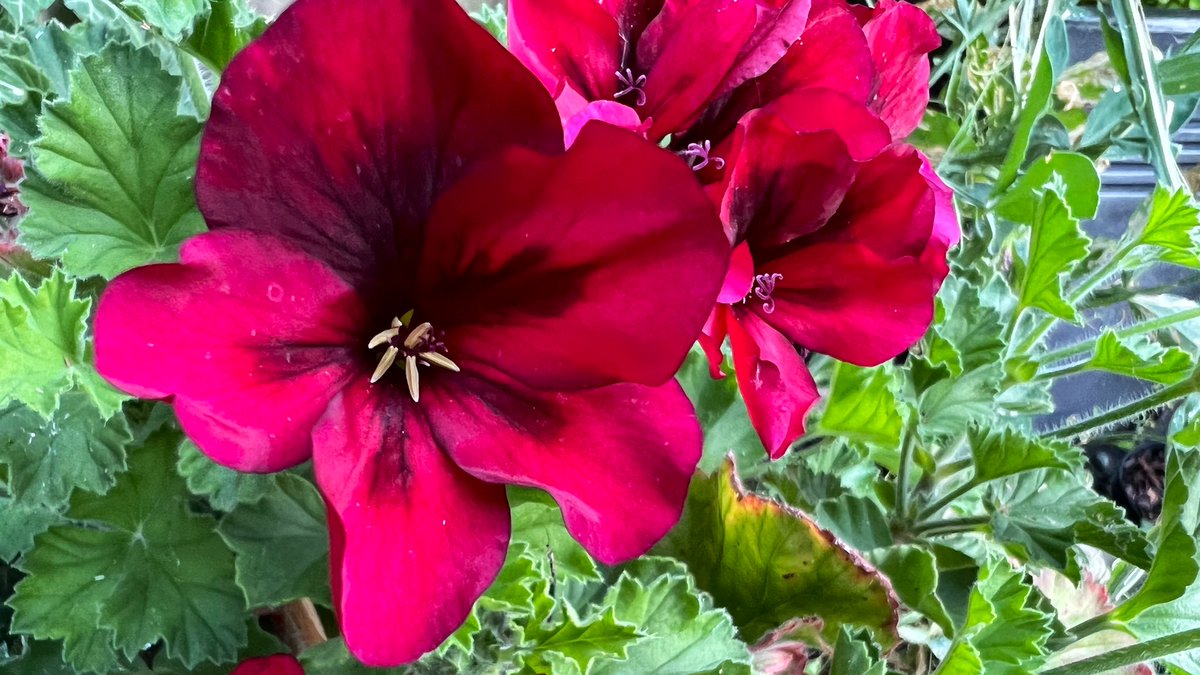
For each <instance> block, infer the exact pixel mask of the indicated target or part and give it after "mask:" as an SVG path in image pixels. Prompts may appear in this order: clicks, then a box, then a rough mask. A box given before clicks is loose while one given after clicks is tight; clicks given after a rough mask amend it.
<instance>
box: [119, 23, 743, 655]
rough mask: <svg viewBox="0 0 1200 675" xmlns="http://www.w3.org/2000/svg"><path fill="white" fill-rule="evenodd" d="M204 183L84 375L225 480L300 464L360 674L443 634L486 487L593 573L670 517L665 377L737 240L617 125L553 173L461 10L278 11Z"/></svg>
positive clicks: (470, 586) (223, 125)
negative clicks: (189, 443)
mask: <svg viewBox="0 0 1200 675" xmlns="http://www.w3.org/2000/svg"><path fill="white" fill-rule="evenodd" d="M614 176H620V179H619V180H614V179H613V177H614ZM196 190H197V197H198V203H199V206H200V209H201V211H202V212H203V213H204V215H205V218H206V220H207V222H208V224H209V225H210V226H211V228H212V231H211V232H209V233H207V234H202V235H199V236H197V237H195V238H193V239H191V240H190V241H188V242H187V243H185V245H184V246H183V249H182V252H181V255H180V257H181V260H180V262H179V263H178V264H163V265H152V266H147V267H142V268H138V269H135V270H132V271H130V272H128V273H126V274H123V275H121V276H120V277H118V278H117V279H115V280H114V281H113V282H112V283H111V284H110V286H109V287H108V289H107V290H106V291H105V293H104V295H103V297H102V298H101V301H100V305H99V309H98V317H97V321H96V353H97V363H98V368H99V370H100V372H101V373H103V374H104V375H105V376H106V377H107V378H108V379H109V380H110V381H112V382H113V383H114V384H116V385H117V386H119V387H120V388H122V389H124V390H125V391H127V392H130V393H131V394H134V395H136V396H140V397H143V398H169V399H170V400H172V402H173V404H174V407H175V411H176V413H177V415H178V417H179V420H180V423H181V424H182V426H183V428H184V430H185V431H186V432H187V433H188V435H189V436H191V437H192V438H193V439H194V440H195V441H196V443H197V444H198V445H199V446H200V447H201V448H202V449H203V450H204V452H205V453H207V454H208V455H209V456H210V457H212V458H213V459H214V460H216V461H217V462H219V463H221V464H223V465H225V466H229V467H232V468H234V469H238V470H242V471H258V472H265V471H277V470H280V469H284V468H287V467H290V466H293V465H295V464H297V463H299V462H303V461H305V460H306V459H308V458H309V457H310V456H311V457H312V459H313V465H314V470H315V474H316V478H317V483H318V487H319V488H320V489H321V491H322V493H323V494H324V496H325V499H326V501H327V503H328V517H329V528H330V540H331V560H332V566H333V572H332V582H333V583H332V586H333V596H334V600H335V604H336V609H337V611H338V615H339V619H340V622H341V627H342V632H343V635H344V637H345V639H346V642H347V644H348V646H349V648H350V649H351V651H352V652H353V653H354V654H355V655H356V656H357V657H358V658H359V659H360V660H362V661H363V662H365V663H367V664H370V665H395V664H399V663H403V662H407V661H412V660H414V659H416V658H417V657H419V656H420V655H421V654H423V653H424V652H426V651H428V650H429V649H431V648H433V647H435V646H436V645H438V644H439V643H440V642H441V641H442V640H443V639H444V638H445V637H446V636H447V635H449V634H450V633H451V632H452V631H453V630H455V629H456V628H457V627H458V626H459V625H460V624H461V623H462V621H463V620H464V619H465V618H466V616H467V615H468V613H469V612H470V609H471V606H472V604H473V603H474V601H475V600H476V599H477V598H478V597H479V595H480V594H481V593H482V592H483V591H484V590H485V589H486V587H487V586H488V585H489V584H490V583H491V582H492V580H493V579H494V578H495V576H496V574H497V572H498V571H499V569H500V566H501V564H502V562H503V560H504V557H505V552H506V546H507V542H508V538H509V512H508V508H507V501H506V496H505V487H504V486H505V484H517V485H524V486H533V487H538V488H543V489H545V490H547V491H548V492H549V493H550V494H551V495H553V496H554V497H555V498H556V499H557V501H558V503H559V505H560V506H561V508H562V511H563V515H564V520H565V523H566V526H567V528H568V530H570V532H571V533H572V534H573V535H574V536H575V538H576V539H578V540H579V542H580V543H581V544H582V545H583V546H584V547H585V548H586V549H587V550H588V551H590V552H591V553H592V554H593V555H594V556H596V557H597V558H598V559H600V560H601V561H603V562H606V563H616V562H618V561H623V560H626V559H628V558H630V557H633V556H637V555H640V554H642V553H644V552H645V551H646V550H647V549H648V548H649V547H650V546H651V545H653V543H655V541H657V540H658V539H659V538H660V537H661V536H662V535H663V534H664V533H666V531H667V530H668V529H669V528H670V527H671V526H672V525H673V524H674V523H675V522H676V520H677V519H678V517H679V514H680V511H681V509H682V506H683V502H684V499H685V497H686V492H687V486H688V482H689V479H690V477H691V474H692V472H693V470H694V469H695V466H696V463H697V461H698V460H699V455H700V430H699V426H698V424H697V422H696V420H695V417H694V413H693V411H692V409H691V406H690V403H689V402H688V400H687V398H686V397H685V396H684V394H683V392H682V390H681V389H680V387H679V386H678V385H677V384H676V383H675V382H674V380H673V379H672V376H673V374H674V373H675V370H676V369H677V368H678V366H679V365H680V363H681V362H682V360H683V358H684V356H685V355H686V352H687V350H688V348H689V346H690V344H691V343H692V341H693V340H694V339H695V336H696V335H697V334H698V333H699V331H700V329H701V327H702V325H703V323H704V321H705V317H706V316H707V314H708V313H709V311H710V309H711V306H712V303H713V301H714V299H715V298H716V296H717V293H718V291H719V289H720V286H721V283H722V277H723V276H724V274H725V270H726V267H727V264H728V257H729V246H728V240H727V239H726V237H725V235H724V234H723V232H722V228H721V225H720V222H719V220H718V219H717V217H716V215H715V213H714V210H713V208H712V206H711V203H710V202H709V201H708V200H707V198H706V197H705V195H704V194H703V191H702V189H701V188H700V186H699V185H698V184H697V183H696V181H695V180H694V179H693V177H692V175H691V172H690V171H689V170H688V168H687V167H686V166H685V165H684V164H682V163H680V162H679V161H678V159H677V158H676V157H674V156H672V155H671V154H670V153H668V152H664V151H662V150H660V149H658V148H656V147H654V146H653V145H652V144H650V143H647V142H646V141H645V140H643V139H641V138H639V137H637V136H636V135H635V134H632V133H630V132H628V131H625V130H621V129H617V128H614V127H610V126H608V125H602V124H593V125H589V126H588V127H586V128H584V129H583V131H582V133H581V134H580V135H579V138H578V140H577V141H576V143H575V144H574V146H573V147H572V148H571V149H570V150H569V151H567V152H565V153H564V152H563V149H562V128H561V126H560V124H559V121H558V117H557V114H556V112H555V109H554V105H553V101H552V100H551V99H550V97H549V96H548V95H547V94H546V93H545V92H544V91H543V90H542V88H541V86H540V85H539V84H538V83H537V81H536V80H535V79H534V78H533V77H532V76H531V75H529V74H528V72H527V71H525V70H524V69H523V68H522V67H521V65H520V64H519V63H518V62H517V61H516V60H515V59H513V58H512V57H511V56H510V55H508V54H507V53H506V52H505V51H504V50H503V48H502V47H501V46H500V45H499V44H498V43H497V42H496V41H495V40H493V39H492V38H491V37H490V36H489V35H488V34H487V33H486V32H484V31H483V30H482V29H481V28H479V27H478V26H476V25H475V24H474V22H472V21H471V20H470V19H469V18H468V17H467V16H466V15H465V14H464V13H463V12H462V11H461V10H460V9H459V8H458V6H457V5H456V4H455V3H454V2H453V1H452V0H405V1H404V2H400V1H394V0H358V1H356V2H353V3H345V2H341V1H339V0H299V1H298V2H296V3H295V4H294V5H292V7H291V8H290V9H288V10H287V11H286V12H285V13H284V14H283V15H282V16H281V17H280V18H279V19H278V20H277V21H276V22H275V24H273V26H272V27H271V28H269V29H268V30H267V32H266V33H265V34H264V35H263V36H262V37H261V38H260V39H259V40H257V41H255V42H254V43H253V44H251V45H250V46H249V47H247V48H246V49H245V50H244V51H243V52H241V53H240V54H239V55H238V56H237V57H236V58H235V59H234V60H233V62H232V63H231V64H230V66H229V68H228V69H227V70H226V71H225V73H224V75H223V77H222V80H221V85H220V87H219V88H218V90H217V92H216V95H215V97H214V101H213V108H212V115H211V118H210V120H209V122H208V124H207V126H206V129H205V132H204V136H203V139H202V143H201V150H200V160H199V166H198V169H197V175H196ZM665 194H668V195H671V198H670V199H663V198H662V195H665Z"/></svg>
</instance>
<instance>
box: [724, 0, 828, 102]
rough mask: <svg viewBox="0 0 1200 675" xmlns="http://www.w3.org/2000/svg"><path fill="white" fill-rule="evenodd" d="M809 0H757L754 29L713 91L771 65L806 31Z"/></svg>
mask: <svg viewBox="0 0 1200 675" xmlns="http://www.w3.org/2000/svg"><path fill="white" fill-rule="evenodd" d="M810 4H811V0H756V3H755V8H756V17H757V18H756V20H755V23H754V31H753V32H752V33H751V34H750V37H749V38H748V39H747V40H746V43H745V44H744V45H743V46H742V50H741V52H739V53H738V55H737V58H736V59H735V60H734V63H733V67H731V68H730V70H729V74H728V75H726V76H725V79H724V81H723V82H722V83H721V86H720V87H718V89H717V92H716V95H717V96H722V95H724V94H726V93H728V92H730V91H732V90H733V89H734V88H735V87H737V86H738V85H740V84H742V83H743V82H746V81H747V80H752V79H754V78H756V77H758V76H759V75H762V74H763V73H765V72H767V71H768V70H770V69H771V66H773V65H775V63H776V62H777V61H779V59H780V58H782V57H783V55H784V54H785V53H787V51H788V47H790V46H792V44H793V43H794V42H796V41H797V39H799V38H800V35H801V33H804V32H805V24H807V22H808V14H809V8H810Z"/></svg>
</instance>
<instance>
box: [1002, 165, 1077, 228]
mask: <svg viewBox="0 0 1200 675" xmlns="http://www.w3.org/2000/svg"><path fill="white" fill-rule="evenodd" d="M1055 181H1061V183H1062V186H1063V189H1062V191H1061V193H1060V195H1061V197H1062V199H1063V202H1064V203H1065V204H1066V205H1067V207H1068V208H1069V209H1070V211H1071V215H1072V216H1074V217H1075V218H1079V219H1081V220H1086V219H1088V218H1091V217H1093V216H1095V215H1096V208H1097V206H1099V203H1100V175H1099V174H1098V173H1096V167H1095V165H1094V164H1092V160H1091V159H1089V158H1088V157H1087V156H1085V155H1081V154H1079V153H1076V152H1053V153H1050V154H1048V155H1046V156H1045V157H1043V158H1041V159H1040V160H1038V161H1035V162H1033V163H1032V164H1030V165H1029V167H1028V168H1026V170H1025V173H1023V174H1021V177H1020V179H1018V180H1017V182H1016V183H1015V184H1014V185H1013V186H1012V187H1011V188H1009V189H1008V190H1007V191H1005V193H1004V194H1003V195H1002V196H1001V197H1000V199H999V200H998V201H997V202H996V215H998V216H1000V217H1002V218H1007V219H1008V220H1011V221H1013V222H1014V223H1023V224H1026V225H1032V224H1033V223H1034V222H1035V221H1036V220H1037V207H1038V202H1039V201H1040V200H1041V198H1042V195H1041V193H1042V192H1043V191H1044V190H1046V189H1047V186H1053V185H1054V183H1055Z"/></svg>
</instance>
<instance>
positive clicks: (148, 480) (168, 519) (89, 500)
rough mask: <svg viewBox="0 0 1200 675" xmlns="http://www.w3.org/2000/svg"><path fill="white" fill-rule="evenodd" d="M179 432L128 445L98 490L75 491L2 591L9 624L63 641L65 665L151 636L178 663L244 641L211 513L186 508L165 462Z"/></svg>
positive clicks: (105, 664)
mask: <svg viewBox="0 0 1200 675" xmlns="http://www.w3.org/2000/svg"><path fill="white" fill-rule="evenodd" d="M178 443H179V437H178V436H177V435H176V434H175V433H174V432H169V431H166V432H158V433H156V434H155V435H153V436H152V437H151V438H150V439H149V440H148V441H147V442H146V444H145V446H144V447H142V448H140V449H139V450H138V451H137V452H135V453H131V456H130V471H129V473H128V474H125V475H123V476H121V477H120V478H119V479H118V481H117V485H116V487H114V488H113V489H112V490H111V491H110V492H109V493H108V494H107V495H104V496H97V495H90V494H87V493H84V492H76V493H75V495H74V496H73V497H72V499H71V506H70V509H69V510H68V512H67V517H68V518H69V519H70V522H69V524H63V525H58V526H55V527H52V528H50V530H49V531H47V532H46V533H44V534H42V535H40V536H38V538H37V540H36V546H35V547H34V549H33V550H32V551H31V552H30V553H29V554H27V555H26V556H25V557H23V558H22V559H21V561H20V563H19V567H20V568H21V570H22V571H24V572H25V573H26V574H27V575H28V576H27V577H26V578H25V579H23V580H22V581H21V582H20V583H19V584H17V589H16V594H15V595H14V596H13V598H12V599H11V600H10V605H11V606H12V607H13V609H14V610H15V614H14V617H13V624H12V627H13V631H15V632H17V633H22V634H27V635H30V636H32V637H35V638H38V639H61V640H63V641H64V645H65V647H64V658H65V659H66V661H67V662H69V663H70V664H71V665H72V666H73V667H75V668H76V669H77V670H80V671H84V672H105V671H106V670H109V669H111V668H114V667H115V666H116V665H117V664H118V663H120V662H121V661H122V659H132V658H133V657H134V656H135V655H136V654H137V653H138V652H139V651H140V650H142V649H143V648H145V647H146V645H148V644H152V643H154V642H156V641H157V640H160V639H161V640H163V641H164V642H165V643H166V652H165V653H166V654H167V655H168V656H169V657H172V658H178V659H179V660H180V661H182V662H183V663H184V664H185V665H187V666H188V667H189V668H190V667H194V666H196V665H198V664H199V663H201V662H203V661H214V662H221V661H229V660H231V659H232V658H233V656H234V654H235V653H236V651H237V649H238V647H239V646H241V645H242V644H244V643H245V641H246V625H245V623H244V620H243V614H244V611H245V607H244V605H243V603H242V597H241V593H240V592H239V591H238V589H237V586H236V585H234V583H233V555H232V554H231V553H230V552H229V551H228V550H227V549H226V548H225V546H224V544H223V543H222V542H221V539H220V538H219V537H218V536H217V534H216V532H215V530H214V526H215V523H214V522H213V521H212V519H211V518H208V517H203V516H195V515H192V514H191V513H190V512H189V511H188V506H187V499H186V491H185V490H184V489H183V480H182V479H181V478H179V477H178V476H177V475H176V474H175V472H174V471H173V466H172V464H173V462H172V458H173V457H174V453H175V447H176V446H177V445H178Z"/></svg>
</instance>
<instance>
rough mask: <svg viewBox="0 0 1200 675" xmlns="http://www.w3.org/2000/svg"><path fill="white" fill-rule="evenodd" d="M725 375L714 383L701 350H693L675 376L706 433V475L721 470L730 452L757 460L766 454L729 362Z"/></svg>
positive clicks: (702, 464)
mask: <svg viewBox="0 0 1200 675" xmlns="http://www.w3.org/2000/svg"><path fill="white" fill-rule="evenodd" d="M722 371H723V372H724V374H725V378H724V379H721V380H714V379H713V378H712V377H711V376H710V375H709V371H708V359H707V358H706V357H705V356H704V353H703V352H702V351H700V349H699V348H693V349H692V351H691V352H689V353H688V355H687V360H686V361H684V364H683V367H682V368H680V370H679V374H678V375H677V376H676V377H677V378H678V380H679V383H680V384H681V385H682V386H683V390H684V391H685V392H687V395H688V398H689V399H691V401H692V404H693V405H695V406H696V417H697V418H698V419H699V420H700V426H701V427H702V428H703V429H704V457H703V459H701V460H700V470H701V471H704V472H706V473H711V472H713V471H716V470H717V469H718V468H720V466H721V463H722V462H724V461H725V457H726V456H727V455H729V453H731V452H732V453H734V454H736V455H737V456H739V457H751V458H753V459H755V460H758V459H759V458H762V457H765V456H766V454H767V451H766V449H764V448H763V445H762V441H760V440H759V439H758V434H757V433H755V431H754V427H752V426H750V416H749V414H748V413H747V412H746V404H745V403H744V402H743V401H742V398H741V394H739V393H738V387H737V380H736V379H735V378H734V376H733V368H731V367H729V364H728V359H726V363H724V364H722Z"/></svg>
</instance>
